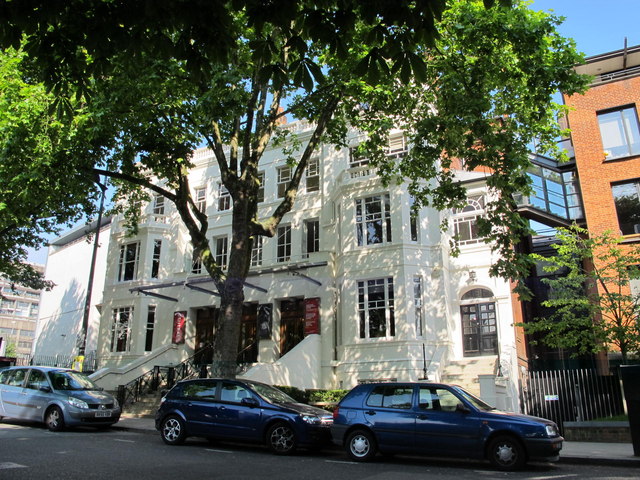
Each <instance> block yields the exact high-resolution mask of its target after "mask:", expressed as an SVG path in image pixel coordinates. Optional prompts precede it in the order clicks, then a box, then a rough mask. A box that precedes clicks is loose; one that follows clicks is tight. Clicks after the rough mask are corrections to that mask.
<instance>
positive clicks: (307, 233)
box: [302, 219, 320, 258]
mask: <svg viewBox="0 0 640 480" xmlns="http://www.w3.org/2000/svg"><path fill="white" fill-rule="evenodd" d="M319 251H320V221H318V220H317V219H314V220H305V222H304V242H303V244H302V253H303V256H304V257H305V258H308V257H309V254H310V253H314V252H319Z"/></svg>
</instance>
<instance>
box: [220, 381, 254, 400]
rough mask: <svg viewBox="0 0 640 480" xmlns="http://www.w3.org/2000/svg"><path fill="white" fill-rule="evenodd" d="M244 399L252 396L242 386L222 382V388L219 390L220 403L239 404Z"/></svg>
mask: <svg viewBox="0 0 640 480" xmlns="http://www.w3.org/2000/svg"><path fill="white" fill-rule="evenodd" d="M244 398H253V395H252V394H251V393H250V392H249V390H247V389H246V388H244V387H243V386H242V385H238V384H236V383H231V382H226V381H223V382H222V388H221V389H220V401H221V402H231V403H240V402H242V399H244Z"/></svg>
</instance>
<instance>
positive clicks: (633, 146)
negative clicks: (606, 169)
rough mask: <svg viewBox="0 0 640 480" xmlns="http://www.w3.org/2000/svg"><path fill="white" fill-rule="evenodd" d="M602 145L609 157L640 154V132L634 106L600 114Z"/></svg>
mask: <svg viewBox="0 0 640 480" xmlns="http://www.w3.org/2000/svg"><path fill="white" fill-rule="evenodd" d="M598 123H599V126H600V135H601V137H602V146H603V148H604V151H605V153H606V154H607V156H608V158H618V157H624V156H629V155H637V154H640V132H639V130H638V118H637V114H636V111H635V109H634V108H625V109H622V110H616V111H614V112H608V113H601V114H599V115H598Z"/></svg>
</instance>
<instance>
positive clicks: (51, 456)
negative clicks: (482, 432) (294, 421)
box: [0, 422, 639, 480]
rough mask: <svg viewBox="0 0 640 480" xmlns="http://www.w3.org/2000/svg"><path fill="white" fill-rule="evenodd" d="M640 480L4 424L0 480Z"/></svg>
mask: <svg viewBox="0 0 640 480" xmlns="http://www.w3.org/2000/svg"><path fill="white" fill-rule="evenodd" d="M165 478H166V479H173V480H188V479H199V480H202V479H205V478H206V479H233V480H241V479H255V478H269V479H277V480H287V479H296V480H299V479H305V480H307V479H309V480H312V479H321V480H333V479H341V480H342V479H349V480H351V479H354V480H357V479H376V480H378V479H379V480H395V479H401V480H409V479H421V480H423V479H424V478H438V479H439V478H451V479H456V480H465V479H473V480H479V479H503V478H504V479H510V478H518V479H530V480H545V479H548V480H559V479H588V478H593V479H616V480H617V479H638V478H639V475H638V470H637V469H636V468H626V467H616V468H612V467H606V466H602V467H600V466H587V465H585V466H582V465H567V464H531V465H529V466H527V468H526V469H525V470H523V471H520V472H507V473H503V472H496V471H494V470H492V469H491V467H490V466H489V465H488V464H484V463H479V462H464V461H459V460H440V459H425V458H416V457H403V456H397V457H393V458H385V457H380V458H379V459H378V460H377V461H375V462H372V463H367V464H361V463H354V462H350V461H349V460H348V459H347V457H346V456H345V454H343V452H342V451H340V450H337V449H329V450H328V451H326V452H308V451H301V452H299V453H297V454H296V455H293V456H289V457H279V456H275V455H273V454H271V453H269V452H268V451H267V450H266V449H265V448H264V447H261V446H247V445H237V444H227V443H216V444H210V443H208V442H206V441H204V440H199V439H192V440H188V441H187V442H186V443H185V445H183V446H178V447H170V446H167V445H165V444H164V443H163V442H162V440H161V439H160V436H159V435H152V434H149V433H140V432H126V431H118V430H103V431H100V430H93V429H77V430H72V431H65V432H60V433H52V432H49V431H47V430H46V429H44V428H42V427H39V426H35V425H33V424H28V423H22V422H5V423H0V479H2V480H13V479H38V480H41V479H69V480H75V479H83V480H84V479H109V480H113V479H118V480H120V479H133V480H147V479H155V480H158V479H165Z"/></svg>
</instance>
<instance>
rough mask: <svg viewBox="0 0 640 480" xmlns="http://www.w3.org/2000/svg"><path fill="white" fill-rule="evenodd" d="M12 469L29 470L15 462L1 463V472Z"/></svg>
mask: <svg viewBox="0 0 640 480" xmlns="http://www.w3.org/2000/svg"><path fill="white" fill-rule="evenodd" d="M10 468H27V466H26V465H20V464H19V463H13V462H0V470H9V469H10Z"/></svg>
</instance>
